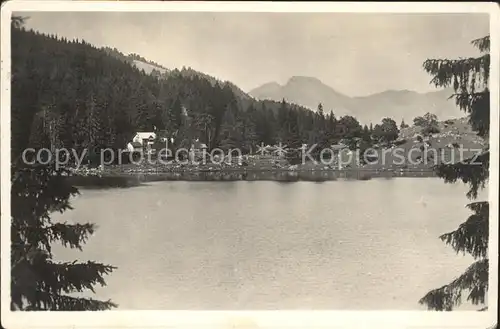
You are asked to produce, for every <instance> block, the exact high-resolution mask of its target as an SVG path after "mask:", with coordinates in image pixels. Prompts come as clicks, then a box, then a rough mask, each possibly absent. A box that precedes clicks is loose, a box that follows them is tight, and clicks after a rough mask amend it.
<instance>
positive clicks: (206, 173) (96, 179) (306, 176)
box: [69, 167, 435, 188]
mask: <svg viewBox="0 0 500 329" xmlns="http://www.w3.org/2000/svg"><path fill="white" fill-rule="evenodd" d="M136 169H137V168H136ZM149 169H150V170H138V171H135V170H116V169H115V170H104V171H102V172H101V173H100V174H98V175H79V174H76V175H73V176H70V177H69V179H70V181H71V182H72V184H73V185H75V186H79V187H84V188H116V187H132V186H139V185H141V184H145V183H148V182H154V181H259V180H265V181H266V180H267V181H277V182H296V181H311V182H325V181H335V180H339V179H347V180H370V179H372V178H386V179H390V178H396V177H434V176H435V174H434V172H433V171H430V170H424V169H422V170H400V171H392V170H391V171H389V170H385V171H384V170H379V171H376V170H362V169H345V170H332V169H321V170H306V169H299V170H286V169H267V170H266V169H262V168H259V169H254V168H232V167H231V168H224V169H220V170H216V169H206V168H205V169H199V170H195V169H192V168H189V169H183V170H182V169H178V168H177V169H176V170H171V171H156V170H152V168H149Z"/></svg>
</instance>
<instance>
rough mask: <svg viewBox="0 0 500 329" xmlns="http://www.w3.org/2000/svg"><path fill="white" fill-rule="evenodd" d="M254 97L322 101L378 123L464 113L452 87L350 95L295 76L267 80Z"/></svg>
mask: <svg viewBox="0 0 500 329" xmlns="http://www.w3.org/2000/svg"><path fill="white" fill-rule="evenodd" d="M248 94H249V95H250V96H252V97H254V98H255V99H261V100H262V99H269V100H274V101H279V100H282V99H285V100H286V101H288V102H291V103H295V104H297V105H301V106H304V107H307V108H309V109H311V110H313V111H316V109H317V106H318V104H319V103H321V104H322V105H323V109H324V111H325V112H329V111H333V112H334V113H335V114H336V115H337V116H342V115H352V116H354V117H356V118H357V119H358V120H359V121H360V122H363V123H366V124H368V123H374V124H375V123H378V122H380V120H381V119H382V118H384V117H390V118H392V119H394V120H396V121H401V120H406V121H407V122H408V121H411V120H413V118H414V117H416V116H421V115H423V114H425V113H427V112H431V113H434V114H436V115H437V116H438V117H439V118H440V119H441V118H442V119H454V118H458V117H462V116H463V113H462V112H461V111H460V109H459V108H458V107H457V106H456V105H455V103H454V102H453V101H451V100H449V96H451V95H452V94H453V91H452V90H451V89H441V90H436V91H430V92H423V93H421V92H417V91H413V90H406V89H404V90H385V91H381V92H378V93H374V94H370V95H366V96H348V95H345V94H343V93H341V92H338V91H337V90H335V89H334V88H332V87H330V86H328V85H326V84H325V83H324V82H322V81H321V80H319V79H317V78H315V77H306V76H292V77H290V78H289V79H288V81H287V82H286V83H285V84H283V85H280V84H279V83H277V82H268V83H265V84H263V85H261V86H259V87H257V88H254V89H252V90H250V91H249V92H248Z"/></svg>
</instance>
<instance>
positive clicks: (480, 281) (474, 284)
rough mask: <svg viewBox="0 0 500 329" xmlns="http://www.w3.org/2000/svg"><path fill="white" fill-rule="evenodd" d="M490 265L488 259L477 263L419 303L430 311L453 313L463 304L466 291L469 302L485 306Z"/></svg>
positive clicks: (428, 294) (432, 291) (431, 292)
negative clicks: (463, 295) (463, 294)
mask: <svg viewBox="0 0 500 329" xmlns="http://www.w3.org/2000/svg"><path fill="white" fill-rule="evenodd" d="M488 263H489V262H488V260H487V259H482V260H479V261H477V262H475V263H474V264H472V265H471V266H470V267H469V268H468V269H467V270H466V271H465V272H464V273H463V274H462V275H461V276H460V277H458V278H457V279H455V280H453V281H452V282H451V283H449V284H447V285H445V286H443V287H441V288H438V289H434V290H431V291H430V292H428V293H427V294H426V295H425V296H424V297H423V298H422V299H420V301H419V303H420V304H426V305H427V307H428V309H429V310H431V309H433V310H437V311H452V310H453V308H454V307H456V306H459V305H460V304H461V303H462V292H463V291H464V290H466V291H469V294H468V296H467V300H468V301H471V302H472V304H474V305H478V304H483V303H484V301H485V297H486V293H487V291H488Z"/></svg>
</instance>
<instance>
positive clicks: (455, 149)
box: [365, 118, 485, 169]
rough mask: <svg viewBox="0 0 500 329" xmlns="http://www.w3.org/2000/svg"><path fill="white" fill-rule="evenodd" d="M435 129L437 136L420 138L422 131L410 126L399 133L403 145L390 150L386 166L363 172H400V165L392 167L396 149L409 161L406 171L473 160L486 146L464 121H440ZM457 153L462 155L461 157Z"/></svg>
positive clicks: (372, 167) (372, 166)
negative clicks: (398, 169) (377, 169)
mask: <svg viewBox="0 0 500 329" xmlns="http://www.w3.org/2000/svg"><path fill="white" fill-rule="evenodd" d="M438 128H439V131H440V132H439V133H436V134H433V135H432V136H427V137H424V136H423V134H422V128H421V127H415V126H411V127H408V128H404V129H402V130H401V131H400V134H399V138H398V141H400V142H402V144H401V145H398V146H396V147H394V148H393V149H392V150H391V152H392V153H388V154H387V155H386V156H385V158H384V159H385V160H384V161H385V164H382V163H377V164H374V165H367V166H366V167H365V169H370V168H371V169H374V168H382V167H383V168H386V169H397V168H402V166H401V165H395V163H396V164H397V163H398V161H397V158H396V156H395V155H394V154H396V153H394V151H395V150H396V148H397V149H399V150H398V152H399V154H402V155H404V156H405V158H406V160H407V161H408V160H409V159H411V163H413V164H408V168H430V167H431V166H433V165H435V164H437V163H441V162H443V161H447V162H459V161H461V160H463V159H467V158H470V157H474V155H476V154H477V153H478V152H479V151H480V150H481V149H482V148H483V147H484V145H485V141H484V140H483V139H482V138H481V137H479V136H478V135H477V133H475V132H474V131H473V130H472V128H471V126H470V124H469V123H468V119H467V118H459V119H450V120H446V121H441V122H439V125H438ZM421 138H422V139H421ZM426 144H427V147H428V150H427V154H426V153H424V152H423V151H422V148H423V147H424V146H425V145H426ZM412 149H413V150H412ZM460 152H463V155H462V156H461V155H460ZM436 155H437V157H436ZM425 156H427V160H423V159H424V158H425ZM419 159H420V160H422V163H418V162H419ZM408 162H410V161H408ZM381 164H382V165H381Z"/></svg>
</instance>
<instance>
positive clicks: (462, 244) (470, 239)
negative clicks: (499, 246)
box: [439, 202, 489, 259]
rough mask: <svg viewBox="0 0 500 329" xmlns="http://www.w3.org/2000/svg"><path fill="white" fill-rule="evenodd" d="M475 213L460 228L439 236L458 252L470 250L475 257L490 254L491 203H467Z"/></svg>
mask: <svg viewBox="0 0 500 329" xmlns="http://www.w3.org/2000/svg"><path fill="white" fill-rule="evenodd" d="M467 206H468V208H470V209H471V210H473V211H474V212H475V213H474V214H473V215H471V216H470V217H469V218H468V219H467V220H466V221H465V222H464V223H462V224H460V226H459V227H458V229H456V230H455V231H453V232H450V233H445V234H443V235H441V236H440V237H439V238H440V239H441V240H442V241H444V242H445V243H446V244H448V245H451V247H452V248H453V249H454V250H455V251H456V252H457V253H459V252H463V253H465V252H468V253H469V254H471V255H472V257H474V258H475V259H477V258H484V257H487V256H488V236H489V204H488V202H474V203H471V204H469V205H467Z"/></svg>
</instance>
